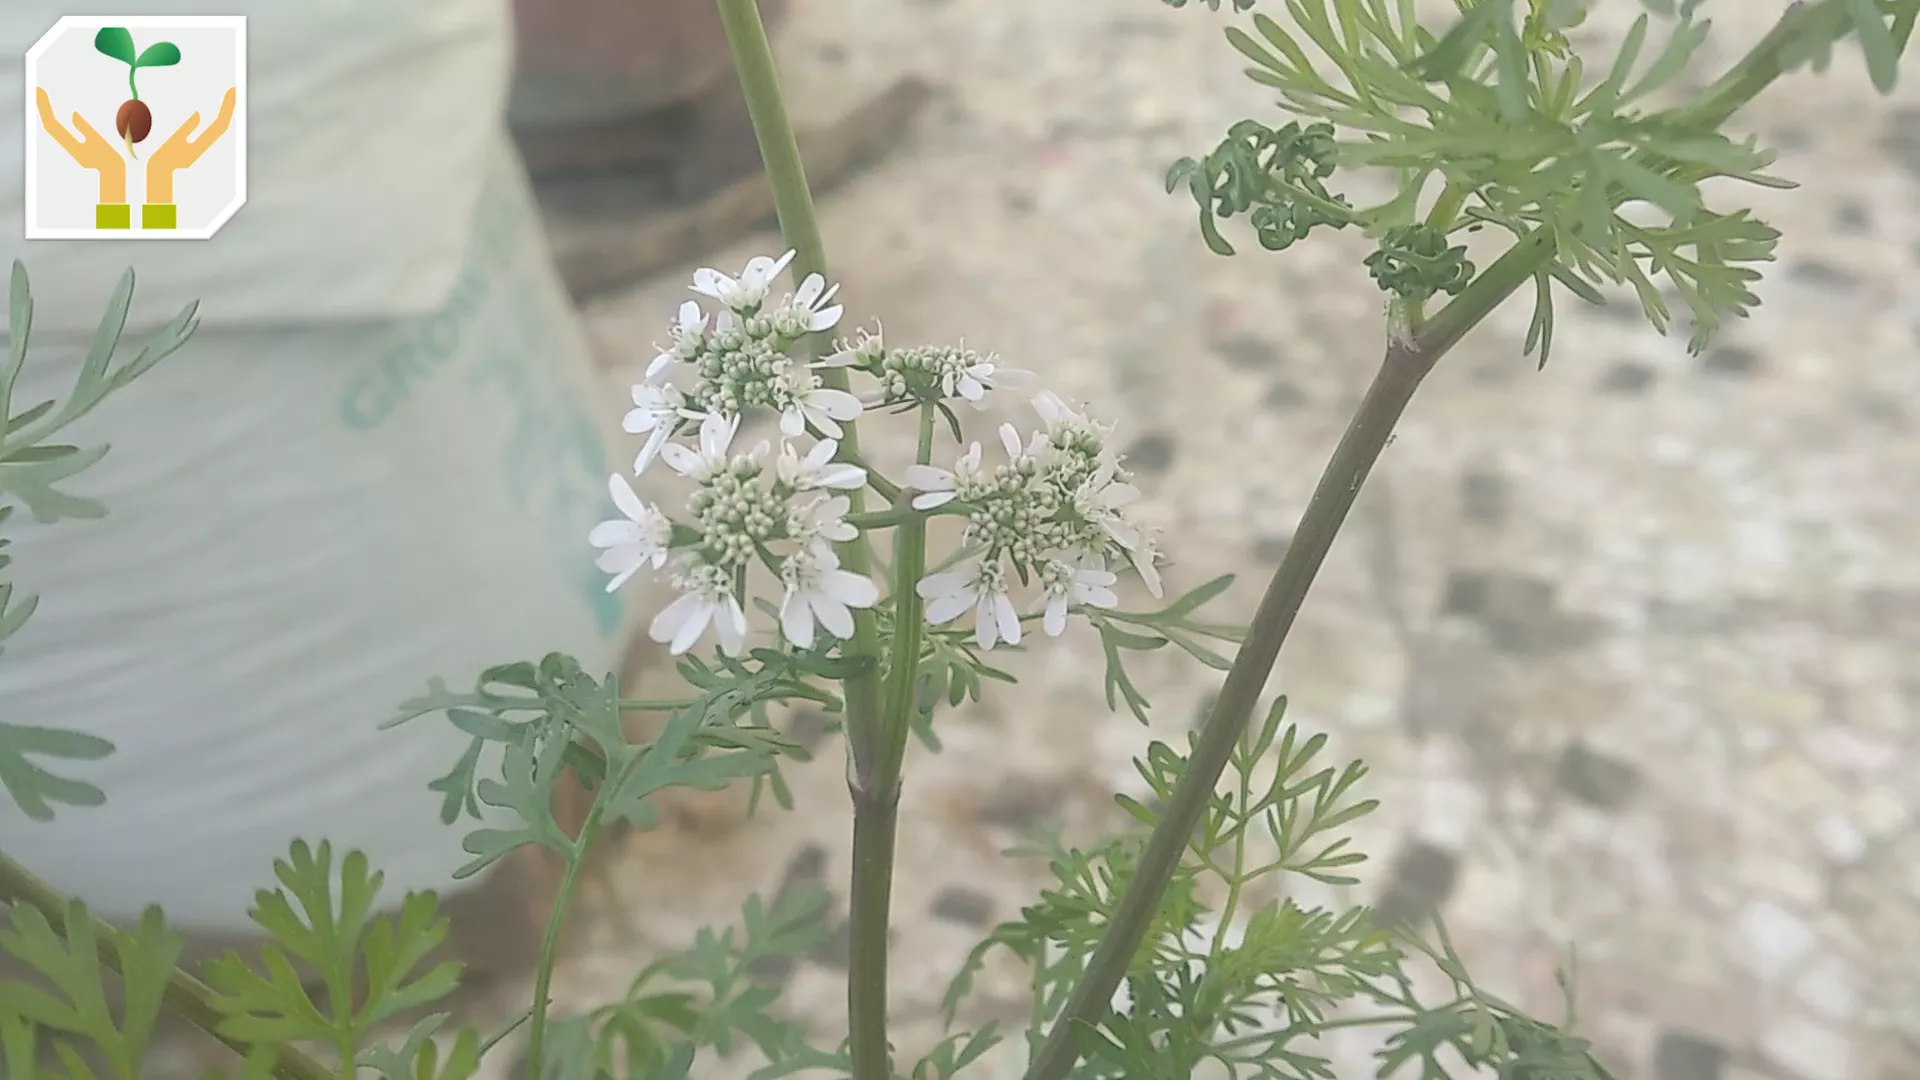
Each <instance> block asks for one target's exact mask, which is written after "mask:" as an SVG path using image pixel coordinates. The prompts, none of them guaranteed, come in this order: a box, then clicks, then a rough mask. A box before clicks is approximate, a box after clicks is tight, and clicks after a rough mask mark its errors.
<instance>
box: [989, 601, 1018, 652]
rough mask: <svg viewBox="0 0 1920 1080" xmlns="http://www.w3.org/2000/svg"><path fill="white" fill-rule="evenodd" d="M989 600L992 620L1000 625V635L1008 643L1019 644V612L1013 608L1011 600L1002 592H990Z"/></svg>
mask: <svg viewBox="0 0 1920 1080" xmlns="http://www.w3.org/2000/svg"><path fill="white" fill-rule="evenodd" d="M990 600H991V602H992V604H993V617H994V621H995V622H996V623H998V624H999V627H1000V636H1001V637H1002V638H1004V639H1005V640H1006V643H1007V644H1009V645H1018V644H1020V613H1019V612H1017V611H1015V610H1013V601H1012V600H1011V599H1009V598H1008V597H1007V594H1006V593H1003V592H997V593H994V594H992V596H991V597H990Z"/></svg>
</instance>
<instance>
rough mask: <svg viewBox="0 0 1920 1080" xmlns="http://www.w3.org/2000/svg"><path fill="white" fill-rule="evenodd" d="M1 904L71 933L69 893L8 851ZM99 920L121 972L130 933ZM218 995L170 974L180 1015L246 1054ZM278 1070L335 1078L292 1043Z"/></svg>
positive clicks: (169, 989) (104, 962) (296, 1076)
mask: <svg viewBox="0 0 1920 1080" xmlns="http://www.w3.org/2000/svg"><path fill="white" fill-rule="evenodd" d="M0 903H5V904H9V905H11V904H26V905H27V906H29V907H32V908H34V909H35V910H37V911H39V912H40V914H41V915H43V916H45V917H46V920H47V922H48V924H49V925H51V926H52V927H53V931H54V933H56V934H59V935H60V936H61V937H62V938H65V937H66V936H67V910H68V906H67V905H68V902H67V898H66V897H64V896H62V895H60V893H59V892H57V891H56V890H55V889H54V888H53V886H51V885H48V884H47V883H46V882H44V881H41V880H40V879H39V878H38V877H35V876H34V875H33V873H32V872H31V871H29V870H28V869H27V868H26V867H24V866H21V865H20V864H19V863H17V862H14V861H13V860H12V859H11V858H9V857H7V856H6V855H5V854H0ZM93 922H94V929H95V935H94V940H95V941H96V942H98V953H99V957H100V964H101V966H102V967H105V968H106V969H107V970H109V971H112V972H113V973H114V974H116V975H117V974H119V973H120V948H119V943H120V941H121V940H122V939H124V938H125V937H126V934H125V932H124V931H122V930H120V929H119V928H118V927H115V926H112V925H109V924H108V923H105V922H103V921H101V920H99V919H94V920H93ZM216 996H217V995H215V994H214V992H213V988H212V987H209V986H208V985H207V984H206V983H203V982H201V981H200V980H199V979H196V978H194V977H193V976H192V975H189V974H187V973H186V972H185V971H182V970H180V969H178V968H176V969H174V972H173V974H172V975H171V976H169V977H168V978H167V986H166V989H165V990H164V991H163V992H162V994H161V998H160V1000H161V1003H162V1004H163V1005H165V1006H166V1007H167V1009H169V1010H170V1011H172V1012H173V1013H174V1014H175V1015H177V1016H179V1017H181V1018H182V1019H184V1020H186V1021H187V1022H188V1023H190V1024H192V1025H193V1026H194V1027H197V1028H199V1029H200V1030H201V1031H204V1032H206V1033H207V1034H209V1035H211V1036H213V1037H214V1038H216V1039H218V1040H220V1041H221V1042H222V1043H224V1044H226V1046H227V1048H228V1049H230V1050H232V1051H233V1052H234V1053H236V1054H239V1055H240V1056H241V1057H245V1056H247V1055H248V1054H250V1053H252V1052H253V1044H252V1043H250V1042H248V1041H246V1040H245V1039H236V1038H234V1037H232V1036H230V1035H224V1034H222V1033H221V1032H220V1021H221V1020H222V1019H224V1017H223V1016H222V1015H221V1013H220V1010H219V1009H217V1008H215V1007H214V1004H213V1003H214V1001H215V999H216ZM273 1075H274V1076H275V1077H276V1078H277V1080H335V1075H334V1073H333V1071H332V1070H330V1069H328V1068H327V1067H326V1066H324V1065H322V1064H320V1063H319V1062H318V1061H315V1060H314V1059H313V1058H311V1057H309V1056H307V1055H306V1054H303V1053H301V1052H300V1051H299V1050H297V1049H295V1048H293V1047H291V1046H283V1047H281V1048H280V1052H279V1055H278V1057H277V1058H276V1060H275V1062H274V1065H273Z"/></svg>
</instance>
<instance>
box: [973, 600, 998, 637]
mask: <svg viewBox="0 0 1920 1080" xmlns="http://www.w3.org/2000/svg"><path fill="white" fill-rule="evenodd" d="M999 640H1000V639H999V635H998V634H997V633H996V632H995V624H994V618H993V601H992V599H991V598H989V597H985V596H983V597H981V598H980V602H979V603H978V604H975V605H974V607H973V641H974V644H976V645H978V646H980V647H981V648H982V649H991V648H993V647H994V645H996V644H998V643H999Z"/></svg>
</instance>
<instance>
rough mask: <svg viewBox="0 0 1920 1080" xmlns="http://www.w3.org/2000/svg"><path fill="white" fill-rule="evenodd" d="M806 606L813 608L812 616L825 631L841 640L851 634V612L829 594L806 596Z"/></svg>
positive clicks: (849, 636)
mask: <svg viewBox="0 0 1920 1080" xmlns="http://www.w3.org/2000/svg"><path fill="white" fill-rule="evenodd" d="M807 606H808V607H810V608H812V609H813V615H814V618H816V619H818V620H820V625H821V626H823V627H825V628H826V630H827V633H829V634H832V635H833V636H834V637H837V638H839V639H840V640H842V641H845V640H847V639H848V638H851V637H852V636H853V613H852V612H850V611H848V610H847V606H846V605H845V604H842V603H840V602H839V601H837V600H835V599H833V598H832V597H830V596H818V595H816V596H812V597H809V598H808V600H807Z"/></svg>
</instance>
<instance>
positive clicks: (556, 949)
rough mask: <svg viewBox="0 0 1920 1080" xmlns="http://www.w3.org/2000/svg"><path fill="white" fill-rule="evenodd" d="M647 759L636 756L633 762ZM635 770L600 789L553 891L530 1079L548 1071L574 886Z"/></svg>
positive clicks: (531, 1032) (531, 1030)
mask: <svg viewBox="0 0 1920 1080" xmlns="http://www.w3.org/2000/svg"><path fill="white" fill-rule="evenodd" d="M644 757H645V755H635V757H634V758H633V760H634V761H640V760H642V759H644ZM632 768H633V765H632V764H631V763H630V764H629V765H628V766H627V768H626V769H623V770H621V773H620V775H619V776H618V777H615V778H612V779H609V780H608V781H607V782H606V783H605V784H604V785H603V786H602V787H601V789H600V791H599V797H598V798H596V799H594V800H593V806H592V807H591V808H590V809H589V810H588V811H587V816H586V817H585V818H584V819H583V820H582V821H581V822H580V835H579V836H578V837H577V838H575V840H574V841H573V850H572V851H570V852H568V853H567V869H566V872H565V873H564V874H562V875H561V876H560V887H559V888H558V889H557V890H555V891H554V894H553V911H552V912H551V913H550V914H549V915H548V916H547V929H546V933H545V934H543V935H542V936H541V938H540V966H539V968H538V969H537V970H535V971H534V973H533V1013H532V1015H531V1016H530V1017H529V1018H528V1023H527V1080H541V1077H542V1076H543V1075H544V1074H545V1071H546V1069H545V1067H546V1059H545V1053H546V1047H545V1045H544V1044H545V1042H546V1037H547V1007H548V1006H549V1005H551V1004H552V1002H551V1001H549V1000H548V996H547V995H548V991H549V989H551V987H552V986H553V965H554V961H556V960H557V959H559V954H560V933H561V931H562V930H563V929H564V928H565V926H566V921H567V909H568V908H569V907H571V906H573V890H574V887H575V886H576V885H577V884H578V883H579V881H580V871H581V868H582V867H584V866H586V864H587V852H588V851H590V850H592V847H593V839H594V837H595V836H596V835H598V834H599V832H600V824H601V822H602V821H603V820H605V815H606V809H607V806H608V804H610V803H611V802H613V800H614V797H615V795H616V794H617V793H618V792H619V791H620V789H621V788H622V787H623V786H625V784H626V779H627V774H628V773H629V772H630V771H631V770H632Z"/></svg>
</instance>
